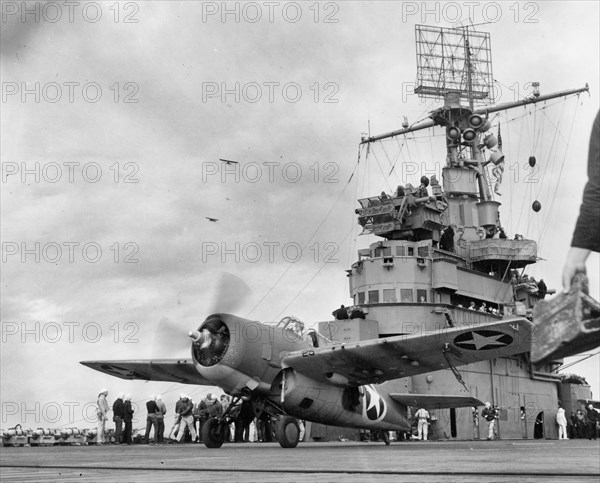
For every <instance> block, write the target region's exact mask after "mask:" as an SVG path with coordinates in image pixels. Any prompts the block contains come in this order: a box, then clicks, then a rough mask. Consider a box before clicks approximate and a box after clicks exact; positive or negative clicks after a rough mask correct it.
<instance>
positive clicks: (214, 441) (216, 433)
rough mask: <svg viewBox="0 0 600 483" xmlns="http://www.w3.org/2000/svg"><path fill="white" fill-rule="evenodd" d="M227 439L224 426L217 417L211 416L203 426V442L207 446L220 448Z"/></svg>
mask: <svg viewBox="0 0 600 483" xmlns="http://www.w3.org/2000/svg"><path fill="white" fill-rule="evenodd" d="M224 440H225V438H224V435H223V427H222V426H221V424H219V421H218V420H217V419H216V418H210V419H209V420H208V421H206V423H204V425H203V426H202V442H203V443H204V445H205V446H206V447H207V448H220V447H221V446H223V441H224Z"/></svg>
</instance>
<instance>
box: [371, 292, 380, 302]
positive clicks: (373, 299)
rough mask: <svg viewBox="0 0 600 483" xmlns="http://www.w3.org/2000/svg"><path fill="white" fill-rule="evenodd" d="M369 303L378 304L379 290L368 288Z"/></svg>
mask: <svg viewBox="0 0 600 483" xmlns="http://www.w3.org/2000/svg"><path fill="white" fill-rule="evenodd" d="M369 303H370V304H378V303H379V290H369Z"/></svg>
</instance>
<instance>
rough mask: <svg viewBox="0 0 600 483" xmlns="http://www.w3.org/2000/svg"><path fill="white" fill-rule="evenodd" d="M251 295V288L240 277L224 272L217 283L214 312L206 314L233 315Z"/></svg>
mask: <svg viewBox="0 0 600 483" xmlns="http://www.w3.org/2000/svg"><path fill="white" fill-rule="evenodd" d="M249 295H250V287H248V285H247V284H246V283H245V282H244V281H243V280H242V279H241V278H239V277H236V276H235V275H232V274H231V273H227V272H223V273H221V274H220V275H219V279H218V281H217V289H216V295H215V298H214V301H213V305H212V310H211V311H210V312H209V313H208V314H206V315H209V314H217V313H227V314H229V313H233V312H236V310H237V309H238V308H239V307H241V306H242V305H243V303H244V302H245V301H246V299H247V298H248V296H249Z"/></svg>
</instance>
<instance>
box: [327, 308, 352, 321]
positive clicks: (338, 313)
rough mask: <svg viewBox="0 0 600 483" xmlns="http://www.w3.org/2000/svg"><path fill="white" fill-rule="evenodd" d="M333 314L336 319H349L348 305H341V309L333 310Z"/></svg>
mask: <svg viewBox="0 0 600 483" xmlns="http://www.w3.org/2000/svg"><path fill="white" fill-rule="evenodd" d="M331 315H333V316H334V317H335V318H336V320H347V319H348V311H347V310H346V307H344V306H343V305H341V306H340V308H339V309H337V310H334V311H333V312H331Z"/></svg>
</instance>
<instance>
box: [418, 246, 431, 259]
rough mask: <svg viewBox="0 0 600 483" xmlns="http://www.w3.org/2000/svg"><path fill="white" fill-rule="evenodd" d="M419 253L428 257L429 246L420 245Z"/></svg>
mask: <svg viewBox="0 0 600 483" xmlns="http://www.w3.org/2000/svg"><path fill="white" fill-rule="evenodd" d="M418 253H419V256H420V257H428V256H429V246H424V247H419V248H418Z"/></svg>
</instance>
